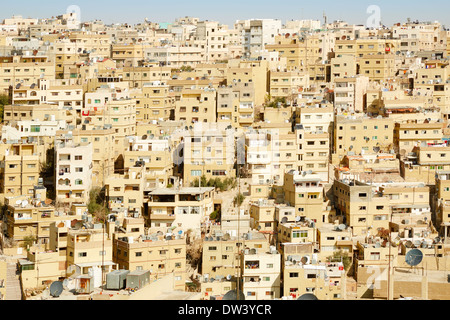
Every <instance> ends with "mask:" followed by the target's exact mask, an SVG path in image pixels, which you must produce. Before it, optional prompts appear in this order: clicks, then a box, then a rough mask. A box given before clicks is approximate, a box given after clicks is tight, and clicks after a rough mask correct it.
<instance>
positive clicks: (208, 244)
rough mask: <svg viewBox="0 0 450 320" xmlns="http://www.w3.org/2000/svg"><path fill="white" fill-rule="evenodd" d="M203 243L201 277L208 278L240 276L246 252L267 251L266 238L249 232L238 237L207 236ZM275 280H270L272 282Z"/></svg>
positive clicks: (267, 243)
mask: <svg viewBox="0 0 450 320" xmlns="http://www.w3.org/2000/svg"><path fill="white" fill-rule="evenodd" d="M207 238H208V239H207V240H206V237H205V240H204V241H203V253H202V275H203V276H205V275H208V276H209V278H211V277H216V276H218V275H219V276H224V277H226V276H228V275H231V276H235V277H237V276H240V275H242V274H243V273H244V272H245V271H244V265H243V264H242V263H243V260H242V259H243V257H242V255H243V254H245V252H246V250H248V251H247V252H248V253H250V250H252V249H253V250H254V249H256V250H257V251H258V252H267V251H269V247H270V246H269V242H268V240H267V238H266V236H265V235H264V234H262V233H259V232H249V233H246V234H244V235H241V236H239V237H237V236H230V238H228V240H227V238H226V237H225V236H222V237H220V238H219V240H217V237H216V238H214V237H211V236H207ZM241 251H242V252H241ZM273 280H275V279H272V281H273Z"/></svg>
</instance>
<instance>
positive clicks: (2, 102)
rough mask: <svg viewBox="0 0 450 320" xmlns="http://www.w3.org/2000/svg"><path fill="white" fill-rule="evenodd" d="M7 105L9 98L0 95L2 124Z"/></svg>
mask: <svg viewBox="0 0 450 320" xmlns="http://www.w3.org/2000/svg"><path fill="white" fill-rule="evenodd" d="M8 104H9V97H8V96H7V95H4V94H2V95H0V123H2V122H3V112H4V108H5V106H6V105H8Z"/></svg>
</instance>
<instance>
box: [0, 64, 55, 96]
mask: <svg viewBox="0 0 450 320" xmlns="http://www.w3.org/2000/svg"><path fill="white" fill-rule="evenodd" d="M39 79H46V80H54V79H55V64H54V63H51V62H47V57H39V56H36V57H31V56H30V57H22V56H15V57H2V58H0V91H1V92H3V93H4V94H8V90H9V87H10V86H13V87H17V86H19V85H25V86H31V85H32V84H33V83H37V82H38V80H39Z"/></svg>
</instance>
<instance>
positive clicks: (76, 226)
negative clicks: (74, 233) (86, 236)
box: [73, 221, 84, 230]
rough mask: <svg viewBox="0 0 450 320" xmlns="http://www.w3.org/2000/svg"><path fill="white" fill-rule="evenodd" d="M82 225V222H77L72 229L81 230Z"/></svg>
mask: <svg viewBox="0 0 450 320" xmlns="http://www.w3.org/2000/svg"><path fill="white" fill-rule="evenodd" d="M83 225H84V223H83V221H77V222H75V224H74V226H73V229H74V230H80V229H81V228H83Z"/></svg>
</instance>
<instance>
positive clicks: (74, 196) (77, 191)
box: [55, 143, 92, 207]
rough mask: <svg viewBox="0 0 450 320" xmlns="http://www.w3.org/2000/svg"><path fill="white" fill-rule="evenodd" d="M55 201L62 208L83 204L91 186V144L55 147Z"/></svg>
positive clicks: (86, 199)
mask: <svg viewBox="0 0 450 320" xmlns="http://www.w3.org/2000/svg"><path fill="white" fill-rule="evenodd" d="M55 153H56V154H55V163H56V172H55V175H56V179H55V180H56V184H55V189H56V201H58V202H61V203H62V204H63V205H64V206H67V207H70V206H71V205H72V204H85V203H87V202H88V200H89V191H90V190H91V186H92V144H91V143H89V144H86V145H80V144H78V145H75V144H72V143H68V144H65V143H61V144H58V145H56V146H55Z"/></svg>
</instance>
